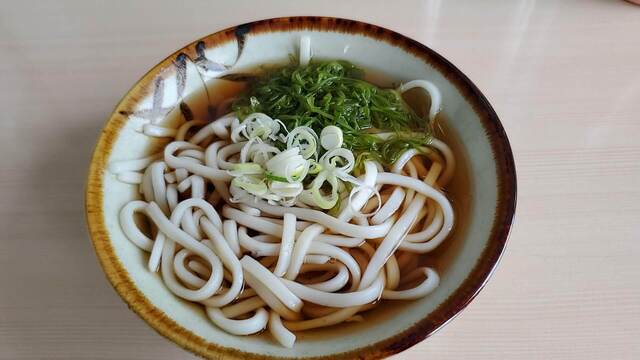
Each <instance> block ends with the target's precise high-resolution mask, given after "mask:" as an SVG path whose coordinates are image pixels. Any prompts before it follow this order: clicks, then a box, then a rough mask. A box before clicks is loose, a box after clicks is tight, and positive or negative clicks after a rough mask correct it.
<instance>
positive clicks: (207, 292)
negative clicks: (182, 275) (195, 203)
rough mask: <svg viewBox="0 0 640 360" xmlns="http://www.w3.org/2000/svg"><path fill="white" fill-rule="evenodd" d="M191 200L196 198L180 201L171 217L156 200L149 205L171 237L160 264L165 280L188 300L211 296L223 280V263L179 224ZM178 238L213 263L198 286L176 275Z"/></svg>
mask: <svg viewBox="0 0 640 360" xmlns="http://www.w3.org/2000/svg"><path fill="white" fill-rule="evenodd" d="M191 200H195V199H190V200H185V201H183V202H182V203H180V204H179V205H178V206H177V207H176V209H175V210H174V212H173V214H172V215H171V220H169V219H168V218H167V217H166V216H165V215H164V213H163V212H162V210H161V209H160V207H158V205H157V204H156V203H154V202H151V203H149V205H148V206H147V214H148V215H149V217H150V218H151V220H152V221H153V222H154V224H155V225H156V226H157V227H158V229H159V231H162V232H164V233H165V234H166V236H167V238H168V239H167V241H166V244H165V246H164V247H163V251H162V264H161V266H160V269H161V271H162V277H163V279H164V281H165V283H166V284H167V286H168V287H169V289H171V291H172V292H173V293H175V294H176V295H178V296H180V297H182V298H184V299H187V300H192V301H199V300H204V299H206V298H209V297H211V296H212V295H213V294H214V293H215V292H216V290H218V288H219V287H220V285H221V284H222V263H221V262H220V259H218V257H217V256H216V255H215V253H214V252H213V251H212V250H211V249H210V248H209V247H207V246H206V245H204V244H202V243H201V242H199V241H198V240H196V239H194V238H193V237H191V236H190V235H189V234H187V233H186V232H184V231H182V230H181V229H180V228H179V227H178V226H177V225H176V224H177V223H178V222H179V221H180V218H181V216H182V215H183V214H184V210H186V208H187V207H189V206H190V205H191V204H189V203H188V202H189V201H191ZM174 241H176V242H178V243H179V244H180V245H182V246H183V247H185V248H187V249H189V250H190V251H192V252H193V253H195V254H196V255H198V256H200V257H202V258H203V259H205V260H206V261H207V262H209V264H211V268H212V269H213V271H212V272H211V277H210V278H209V279H208V280H207V282H206V283H205V284H204V285H203V286H202V287H200V288H199V289H197V290H193V289H188V288H186V287H184V286H183V285H181V284H180V283H178V281H177V280H176V279H175V274H174V273H173V264H172V259H173V256H174V252H175V242H174Z"/></svg>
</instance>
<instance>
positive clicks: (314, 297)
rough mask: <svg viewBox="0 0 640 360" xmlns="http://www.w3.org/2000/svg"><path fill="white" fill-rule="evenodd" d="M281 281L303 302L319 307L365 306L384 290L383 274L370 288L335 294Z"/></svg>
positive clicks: (293, 282) (288, 281) (292, 282)
mask: <svg viewBox="0 0 640 360" xmlns="http://www.w3.org/2000/svg"><path fill="white" fill-rule="evenodd" d="M281 281H282V282H283V283H284V284H285V285H286V286H287V288H289V290H291V291H292V292H293V293H294V294H295V295H296V296H298V297H299V298H300V299H302V300H306V301H310V302H312V303H314V304H318V305H324V306H331V307H339V308H343V307H350V306H357V305H364V304H367V303H370V302H372V301H375V300H377V299H378V298H379V297H380V295H381V294H382V289H383V288H384V276H383V275H382V274H380V275H379V276H378V278H377V280H376V281H374V282H373V283H372V284H371V285H370V286H369V287H367V288H365V289H362V290H359V291H353V292H348V293H333V292H326V291H322V290H317V289H314V288H312V287H309V286H305V285H302V284H299V283H297V282H295V281H291V280H287V279H282V280H281Z"/></svg>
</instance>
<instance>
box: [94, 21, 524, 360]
mask: <svg viewBox="0 0 640 360" xmlns="http://www.w3.org/2000/svg"><path fill="white" fill-rule="evenodd" d="M301 30H310V31H321V32H335V33H344V34H354V35H361V36H365V37H369V38H373V39H375V40H378V41H382V42H385V43H388V44H390V45H392V46H395V47H397V48H399V49H400V50H401V51H404V52H406V53H409V54H411V55H414V56H416V57H418V58H419V59H421V60H422V61H424V62H425V63H427V64H429V65H430V66H432V67H433V68H435V69H436V70H437V71H438V72H440V73H441V74H442V75H443V76H444V77H445V78H446V79H447V81H449V82H450V83H451V84H452V85H453V86H454V87H455V88H456V89H457V91H459V93H460V94H461V95H462V96H463V97H464V99H465V100H466V101H467V102H468V103H469V104H470V105H471V107H472V109H473V111H474V112H475V114H476V115H477V116H478V118H479V119H480V121H481V125H482V127H483V129H484V131H485V133H486V134H485V135H486V136H487V138H488V139H489V142H490V146H491V150H492V152H493V158H494V161H495V165H496V171H497V173H496V177H497V179H498V184H497V186H498V189H497V194H498V199H497V207H496V209H495V211H496V213H495V218H494V222H493V225H492V227H491V232H490V239H489V241H488V243H487V246H486V247H485V248H484V249H483V251H482V254H481V255H480V257H479V260H478V262H477V263H476V264H475V266H474V268H473V270H472V271H471V272H470V273H469V274H468V276H467V277H466V279H465V280H464V281H463V283H462V285H461V286H459V287H458V288H457V289H456V290H455V291H454V292H453V293H452V294H451V295H450V296H449V298H448V299H447V300H446V301H445V302H443V303H442V304H441V305H440V306H439V307H438V308H437V309H436V310H435V311H433V312H432V313H430V314H429V315H427V316H426V317H424V318H423V319H420V320H419V321H417V322H416V323H415V324H414V325H413V326H411V327H410V328H409V329H407V330H405V331H404V332H402V333H398V334H395V335H393V336H391V337H389V338H387V339H385V340H383V341H380V342H376V343H373V344H370V345H368V346H366V347H362V348H358V349H355V350H353V351H349V352H344V353H339V354H331V355H327V356H322V357H318V359H319V358H322V359H345V358H354V357H358V358H362V359H374V358H381V357H386V356H389V355H392V354H395V353H398V352H400V351H402V350H405V349H407V348H409V347H410V346H412V345H414V344H416V343H418V342H420V341H421V340H423V339H425V338H426V337H428V336H429V335H431V334H433V333H434V332H435V331H437V330H438V329H439V328H441V327H442V326H443V325H445V324H446V323H447V322H449V321H450V320H451V319H453V318H454V317H455V315H456V314H458V313H459V312H460V311H461V310H462V309H463V308H465V307H466V305H467V304H468V303H469V302H470V301H471V300H472V299H473V298H474V297H475V296H476V295H477V294H478V292H479V291H480V290H481V289H482V287H483V286H484V285H485V283H486V282H487V280H488V279H489V277H490V276H491V274H492V272H493V270H494V269H495V267H496V265H497V263H498V262H499V259H500V257H501V255H502V253H503V250H504V248H505V245H506V241H507V237H508V235H509V231H510V228H511V224H512V221H513V217H514V214H515V208H516V173H515V165H514V160H513V154H512V151H511V147H510V145H509V140H508V139H507V136H506V134H505V131H504V129H503V127H502V125H501V123H500V120H499V119H498V116H497V114H496V113H495V111H494V110H493V108H492V107H491V105H490V104H489V102H488V101H487V99H486V98H485V97H484V95H482V93H481V92H480V90H479V89H478V88H477V87H476V86H475V85H474V84H473V83H472V82H471V80H469V79H468V78H467V77H466V76H465V75H464V74H463V73H462V72H461V71H460V70H459V69H458V68H456V67H455V66H454V65H453V64H451V63H450V62H449V61H447V60H446V59H445V58H444V57H442V56H441V55H439V54H438V53H436V52H435V51H433V50H431V49H430V48H428V47H427V46H425V45H423V44H421V43H419V42H417V41H415V40H412V39H410V38H408V37H406V36H403V35H401V34H399V33H396V32H394V31H391V30H388V29H385V28H382V27H380V26H376V25H371V24H367V23H363V22H360V21H355V20H347V19H338V18H330V17H309V16H306V17H281V18H274V19H266V20H259V21H254V22H250V23H246V24H242V25H238V26H234V27H230V28H227V29H225V30H221V31H218V32H216V33H214V34H211V35H207V36H205V37H203V38H201V39H200V40H197V41H194V42H192V43H190V44H189V45H187V46H185V47H183V48H182V49H180V50H178V51H176V52H174V53H173V54H172V55H170V56H169V57H167V58H166V59H164V60H163V61H161V62H160V63H159V64H158V65H156V66H154V67H153V68H152V69H151V70H150V71H149V72H147V73H146V74H145V75H144V76H143V77H142V78H141V79H140V80H139V81H138V82H137V83H136V85H134V86H133V88H132V89H130V90H129V91H128V92H127V94H126V95H125V96H124V97H123V99H122V100H121V101H120V102H119V104H118V105H117V106H116V111H114V112H113V114H111V116H110V117H109V120H108V121H107V123H106V125H105V127H104V129H103V130H102V133H101V135H100V139H99V140H98V143H97V145H96V148H95V150H94V153H93V157H92V160H91V165H90V168H89V176H88V182H87V187H86V204H85V206H86V216H87V222H88V227H89V232H90V235H91V239H92V242H93V245H94V248H95V251H96V253H97V255H98V258H99V261H100V264H101V266H102V268H103V269H104V272H105V273H106V276H107V278H108V279H109V282H110V283H111V284H112V285H113V287H114V288H115V290H116V291H117V292H118V294H119V295H120V296H121V297H122V299H123V300H124V301H125V302H126V303H127V305H128V306H129V307H130V308H131V309H132V310H133V311H134V312H135V313H136V314H138V315H139V316H140V317H141V318H142V319H143V320H144V321H146V322H147V323H148V324H149V325H150V326H151V327H152V328H153V329H155V330H156V331H157V332H158V333H160V334H161V335H163V336H165V337H167V338H169V339H170V340H172V341H173V342H175V343H177V344H178V345H180V346H181V347H183V348H184V349H186V350H189V351H191V352H193V353H195V354H197V355H200V356H203V357H207V358H220V357H224V358H236V359H240V358H242V359H247V358H250V359H282V358H281V357H273V356H267V355H260V354H256V353H249V352H243V351H240V350H236V349H233V348H228V347H224V346H222V345H219V344H215V343H211V342H209V341H207V340H205V339H204V338H202V337H200V336H198V335H196V334H194V333H193V332H191V331H189V330H187V329H185V328H184V327H182V326H181V325H179V324H178V323H177V322H175V321H174V320H172V319H171V318H170V317H169V316H167V315H166V314H165V313H164V312H162V311H161V310H160V309H158V308H157V307H156V306H154V304H153V303H152V302H151V301H150V300H149V299H148V298H147V297H146V296H145V295H144V294H143V293H142V292H141V291H140V290H139V289H138V288H137V287H136V285H135V284H134V282H133V281H132V279H131V278H130V275H129V274H128V272H127V269H126V268H125V267H124V265H123V264H122V263H121V262H120V260H119V259H118V257H117V256H116V254H115V252H114V248H113V246H112V242H111V239H110V237H109V233H108V231H107V227H106V225H105V221H104V213H103V208H102V204H103V195H104V194H103V174H104V172H105V171H106V170H105V169H106V166H107V160H108V158H109V155H110V152H111V150H112V148H113V145H114V142H115V139H117V137H118V135H119V132H120V130H121V129H122V128H123V126H124V124H125V123H126V121H127V117H126V116H124V115H123V114H122V113H120V112H118V111H117V110H118V109H122V108H123V107H124V108H126V107H130V106H131V105H133V104H134V103H135V102H137V101H139V100H140V99H141V98H142V97H143V96H144V95H145V91H146V90H145V86H147V85H148V84H149V83H150V82H151V81H153V79H154V77H155V75H156V74H158V73H159V72H160V71H162V70H163V69H164V68H166V67H168V66H171V65H172V63H173V62H174V61H175V60H176V59H177V58H178V57H179V56H183V55H182V54H186V55H187V56H190V57H191V58H192V59H197V58H198V56H199V55H201V51H202V49H201V48H199V47H201V46H203V45H204V46H206V47H207V48H209V47H215V46H218V45H221V44H224V43H227V42H229V41H238V44H239V46H242V45H243V43H244V37H245V36H246V35H247V34H261V33H270V32H287V31H301Z"/></svg>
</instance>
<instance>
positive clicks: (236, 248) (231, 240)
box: [222, 220, 242, 258]
mask: <svg viewBox="0 0 640 360" xmlns="http://www.w3.org/2000/svg"><path fill="white" fill-rule="evenodd" d="M222 230H223V232H224V238H225V239H226V240H227V243H228V244H229V247H230V248H231V250H233V253H234V254H235V255H236V257H237V258H240V256H241V255H242V252H241V251H240V243H239V242H238V223H236V222H235V221H233V220H225V221H224V222H223V223H222Z"/></svg>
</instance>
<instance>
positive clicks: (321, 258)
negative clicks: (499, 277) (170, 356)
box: [86, 17, 516, 359]
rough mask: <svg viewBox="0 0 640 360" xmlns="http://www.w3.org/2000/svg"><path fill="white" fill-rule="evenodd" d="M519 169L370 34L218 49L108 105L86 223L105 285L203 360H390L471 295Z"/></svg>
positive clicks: (430, 79) (246, 33)
mask: <svg viewBox="0 0 640 360" xmlns="http://www.w3.org/2000/svg"><path fill="white" fill-rule="evenodd" d="M515 200H516V177H515V170H514V163H513V156H512V153H511V149H510V146H509V142H508V139H507V137H506V135H505V132H504V130H503V128H502V126H501V124H500V121H499V119H498V117H497V115H496V113H495V112H494V110H493V109H492V107H491V105H490V104H489V102H488V101H487V100H486V98H485V97H484V96H483V95H482V93H481V92H480V91H479V90H478V88H476V86H475V85H474V84H473V83H472V82H471V81H470V80H469V79H468V78H467V77H466V76H465V75H464V74H463V73H462V72H461V71H460V70H458V69H457V68H456V67H455V66H453V65H452V64H451V63H449V62H448V61H447V60H446V59H444V58H443V57H442V56H440V55H439V54H437V53H436V52H434V51H433V50H431V49H429V48H428V47H426V46H425V45H422V44H420V43H418V42H416V41H414V40H411V39H409V38H407V37H404V36H402V35H400V34H398V33H395V32H393V31H390V30H387V29H383V28H380V27H378V26H374V25H370V24H365V23H361V22H357V21H352V20H344V19H335V18H325V17H288V18H277V19H269V20H262V21H257V22H252V23H247V24H243V25H239V26H236V27H232V28H229V29H226V30H222V31H219V32H217V33H214V34H212V35H209V36H206V37H204V38H202V39H200V40H198V41H195V42H193V43H191V44H189V45H187V46H185V47H183V48H182V49H180V50H178V51H176V52H175V53H173V54H171V55H170V56H169V57H167V58H166V59H165V60H163V61H162V62H160V64H158V65H156V66H155V67H153V68H152V69H151V70H150V71H149V72H148V73H147V74H146V75H144V76H143V77H142V78H141V79H140V80H139V81H138V82H137V83H136V84H135V85H134V87H133V88H132V89H131V90H130V91H129V92H128V93H127V94H126V95H125V96H124V98H123V99H122V100H121V101H120V103H119V104H118V105H117V106H116V108H115V110H114V112H113V114H111V116H110V117H109V120H108V122H107V123H106V125H105V127H104V129H103V131H102V133H101V135H100V138H99V140H98V143H97V145H96V149H95V152H94V155H93V159H92V161H91V165H90V170H89V178H88V185H87V190H86V212H87V221H88V225H89V230H90V235H91V239H92V241H93V245H94V247H95V250H96V253H97V256H98V259H99V261H100V264H101V265H102V267H103V269H104V272H105V274H106V276H107V278H108V280H109V281H110V283H111V284H112V285H113V287H114V288H115V290H116V291H117V292H118V294H119V295H120V296H121V297H122V299H123V300H124V301H125V302H126V303H127V305H128V306H129V307H130V308H131V309H132V310H133V311H134V312H136V313H137V314H138V315H139V316H140V317H141V318H142V319H143V320H144V321H146V322H147V323H148V324H149V325H150V326H151V327H152V328H153V329H155V330H156V331H157V332H159V333H160V334H162V335H164V336H165V337H167V338H168V339H170V340H172V341H174V342H175V343H176V344H178V345H180V346H181V347H183V348H185V349H187V350H189V351H191V352H193V353H195V354H198V355H200V356H203V357H207V358H238V359H240V358H242V359H258V358H260V359H263V358H268V359H285V358H328V359H343V358H356V357H357V358H382V357H385V356H388V355H391V354H394V353H397V352H399V351H402V350H404V349H406V348H408V347H410V346H412V345H414V344H416V343H418V342H419V341H421V340H423V339H425V338H426V337H428V336H429V335H431V334H433V333H434V332H435V331H437V330H438V329H439V328H441V327H442V326H443V325H445V324H446V323H447V322H448V321H449V320H451V319H452V318H453V317H454V316H455V315H456V314H458V313H459V312H460V311H461V310H462V309H463V308H464V307H465V306H466V305H467V304H468V303H469V302H470V301H471V300H472V299H473V298H474V297H475V295H476V294H477V293H478V292H479V291H480V289H481V288H482V287H483V286H484V284H485V283H486V281H487V280H488V278H489V277H490V275H491V273H492V272H493V270H494V269H495V267H496V265H497V263H498V261H499V258H500V256H501V254H502V252H503V250H504V247H505V243H506V239H507V236H508V233H509V228H510V225H511V222H512V218H513V215H514V211H515Z"/></svg>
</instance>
